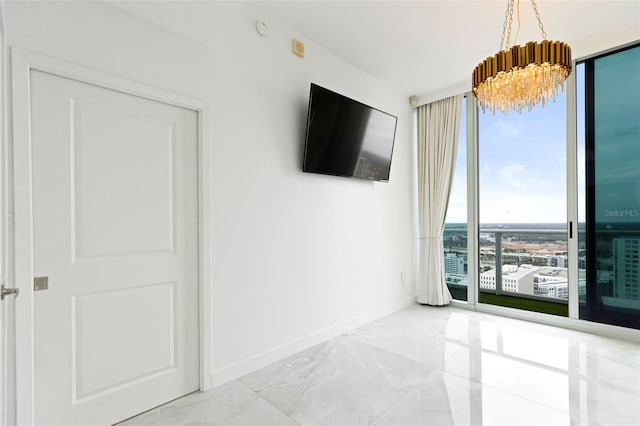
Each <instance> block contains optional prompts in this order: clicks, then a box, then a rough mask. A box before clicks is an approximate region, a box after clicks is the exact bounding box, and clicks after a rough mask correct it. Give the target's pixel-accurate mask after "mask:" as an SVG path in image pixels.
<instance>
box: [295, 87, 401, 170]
mask: <svg viewBox="0 0 640 426" xmlns="http://www.w3.org/2000/svg"><path fill="white" fill-rule="evenodd" d="M396 121H397V118H396V117H394V116H393V115H390V114H387V113H386V112H382V111H380V110H378V109H375V108H372V107H370V106H367V105H365V104H363V103H361V102H358V101H356V100H353V99H350V98H348V97H346V96H343V95H340V94H338V93H336V92H333V91H331V90H328V89H325V88H324V87H320V86H318V85H316V84H313V83H312V84H311V93H310V94H309V112H308V115H307V136H306V142H305V152H304V164H303V167H302V170H303V171H305V172H310V173H321V174H326V175H335V176H347V177H355V178H361V179H369V180H376V181H382V182H388V181H389V170H390V169H391V154H392V153H393V142H394V139H395V134H396Z"/></svg>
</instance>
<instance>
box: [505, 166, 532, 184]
mask: <svg viewBox="0 0 640 426" xmlns="http://www.w3.org/2000/svg"><path fill="white" fill-rule="evenodd" d="M525 169H526V167H525V165H524V164H517V163H512V164H508V165H506V166H505V167H504V168H503V169H502V170H501V171H500V177H501V178H502V179H503V181H505V182H504V183H507V184H509V185H511V186H512V187H515V188H517V189H520V190H526V189H527V188H528V186H529V183H530V182H529V181H530V179H528V180H525V179H523V178H522V176H523V175H524V171H525Z"/></svg>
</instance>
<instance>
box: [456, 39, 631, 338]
mask: <svg viewBox="0 0 640 426" xmlns="http://www.w3.org/2000/svg"><path fill="white" fill-rule="evenodd" d="M639 70H640V43H637V42H636V43H635V44H633V45H630V46H625V47H623V48H620V49H617V50H611V51H608V52H607V53H604V54H600V55H597V56H593V57H590V58H588V59H584V60H580V61H578V62H577V64H576V66H575V69H574V72H575V76H572V78H575V90H573V85H570V87H571V90H568V91H567V92H563V93H560V94H558V95H557V98H556V99H555V101H550V102H548V103H547V104H546V105H538V106H536V107H535V108H534V109H533V110H531V111H523V112H521V113H517V112H510V113H508V114H502V113H496V114H492V113H490V112H483V111H482V110H480V111H477V115H476V109H475V106H474V105H475V102H474V99H473V98H472V97H470V98H469V99H468V100H467V99H465V104H467V103H468V104H469V109H468V110H467V108H466V107H465V108H463V114H464V116H463V118H462V123H463V127H462V128H461V132H460V142H459V148H458V157H457V162H456V171H455V177H454V182H453V188H452V192H451V196H450V203H449V208H448V211H447V217H446V221H445V222H446V223H445V231H444V250H445V275H446V280H447V285H448V287H449V290H450V291H451V293H452V296H453V297H454V299H457V300H461V301H468V302H469V303H471V304H477V303H479V304H491V305H499V306H505V307H510V308H517V309H523V310H528V311H536V312H541V313H547V314H553V315H558V316H565V317H566V316H571V318H573V319H582V320H588V321H592V322H600V323H604V324H611V325H618V326H623V327H629V328H635V329H640V71H639ZM574 95H575V99H574V98H573V96H574ZM471 96H472V95H471ZM567 96H570V98H567ZM573 102H575V107H576V108H575V111H576V116H575V117H574V116H573V111H574V108H573V105H574V104H573ZM568 111H569V114H570V115H569V116H568V115H567V114H568ZM574 124H575V125H576V128H577V132H576V145H575V146H574V145H573V136H572V135H573V130H572V129H573V125H574ZM568 125H571V128H568ZM568 135H569V136H568ZM467 141H468V142H467ZM574 148H575V150H574ZM568 153H571V155H568ZM574 154H577V155H575V156H574ZM576 172H577V173H576ZM576 174H577V176H575V175H576ZM468 177H469V178H470V179H467V178H468ZM476 177H477V179H476ZM576 178H577V179H576ZM476 186H477V187H476ZM467 194H468V196H467ZM576 201H577V203H576ZM576 205H577V216H576V212H575V211H574V209H575V208H576ZM568 217H569V218H571V219H570V220H571V222H568ZM576 220H577V223H575V221H576ZM569 242H570V244H569ZM570 259H571V261H570Z"/></svg>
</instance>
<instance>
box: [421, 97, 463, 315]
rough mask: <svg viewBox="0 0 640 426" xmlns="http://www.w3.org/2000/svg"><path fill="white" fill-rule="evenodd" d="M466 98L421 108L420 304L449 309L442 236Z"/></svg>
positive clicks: (450, 99)
mask: <svg viewBox="0 0 640 426" xmlns="http://www.w3.org/2000/svg"><path fill="white" fill-rule="evenodd" d="M463 97H464V96H463V95H458V96H453V97H451V98H447V99H443V100H440V101H437V102H433V103H430V104H427V105H423V106H421V107H418V219H419V226H420V246H419V249H420V254H419V257H418V259H419V264H418V303H422V304H427V305H446V304H448V303H449V302H450V301H451V293H449V289H448V288H447V284H446V281H445V277H444V253H443V252H444V246H443V244H442V232H443V230H444V220H445V216H446V214H447V205H448V204H449V194H450V192H451V185H452V182H453V173H454V168H455V163H456V155H457V152H458V135H459V133H460V118H461V112H462V99H463Z"/></svg>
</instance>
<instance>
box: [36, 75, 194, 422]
mask: <svg viewBox="0 0 640 426" xmlns="http://www.w3.org/2000/svg"><path fill="white" fill-rule="evenodd" d="M31 138H32V161H33V212H34V217H33V233H34V271H35V275H36V276H37V277H48V283H47V284H48V289H46V290H41V291H36V292H35V294H34V312H35V313H34V324H35V326H34V327H35V342H34V343H35V344H34V346H35V418H36V423H37V424H40V425H93V424H111V423H114V422H117V421H120V420H122V419H125V418H128V417H130V416H133V415H135V414H137V413H140V412H142V411H145V410H147V409H149V408H152V407H154V406H157V405H159V404H162V403H164V402H167V401H169V400H172V399H175V398H177V397H180V396H182V395H185V394H187V393H189V392H192V391H195V390H197V389H198V385H199V383H198V377H199V370H198V369H199V367H198V365H199V359H198V353H199V349H198V284H197V283H198V244H197V238H198V236H197V223H198V221H197V113H196V112H195V111H191V110H187V109H184V108H180V107H176V106H172V105H167V104H164V103H160V102H156V101H152V100H148V99H145V98H141V97H137V96H133V95H128V94H124V93H121V92H117V91H113V90H108V89H104V88H100V87H97V86H93V85H90V84H86V83H82V82H78V81H75V80H70V79H67V78H62V77H59V76H55V75H52V74H47V73H44V72H39V71H31Z"/></svg>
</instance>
